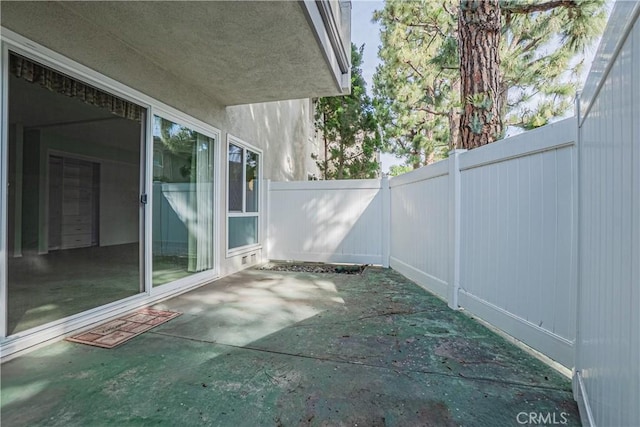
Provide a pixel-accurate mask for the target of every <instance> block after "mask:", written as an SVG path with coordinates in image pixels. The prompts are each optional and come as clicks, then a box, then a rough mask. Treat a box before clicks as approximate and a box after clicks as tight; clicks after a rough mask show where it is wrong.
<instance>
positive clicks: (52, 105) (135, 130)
mask: <svg viewBox="0 0 640 427" xmlns="http://www.w3.org/2000/svg"><path fill="white" fill-rule="evenodd" d="M9 65H10V66H9V77H8V78H9V85H8V89H9V90H8V98H9V102H8V107H9V108H8V124H9V138H8V157H9V161H8V165H9V168H8V184H9V191H8V201H7V202H8V203H7V205H8V230H7V240H8V255H7V256H8V260H7V266H8V271H7V273H8V282H7V283H8V293H7V294H8V307H7V309H8V328H7V334H8V335H12V334H15V333H17V332H20V331H24V330H27V329H30V328H33V327H36V326H39V325H43V324H45V323H48V322H51V321H54V320H57V319H61V318H64V317H67V316H70V315H73V314H76V313H80V312H83V311H86V310H89V309H91V308H95V307H98V306H101V305H104V304H107V303H110V302H113V301H117V300H120V299H123V298H126V297H129V296H132V295H135V294H137V293H140V292H141V291H142V290H143V289H144V288H143V286H142V280H141V271H142V268H141V266H142V261H141V260H142V259H143V258H142V256H141V245H140V242H141V238H140V236H141V213H142V207H141V206H142V205H141V203H140V194H141V176H143V175H142V173H141V152H142V151H141V147H142V146H143V142H144V127H145V126H144V123H145V115H146V114H147V112H146V110H145V109H144V108H143V107H140V106H138V105H135V104H133V103H131V102H129V101H126V100H123V99H120V98H118V97H116V96H113V95H111V94H109V93H107V92H105V91H102V90H99V89H96V88H94V87H91V86H90V85H87V84H85V83H83V82H80V81H78V80H76V79H74V78H71V77H69V76H66V75H64V74H62V73H60V72H57V71H54V70H53V69H51V68H49V67H46V66H43V65H42V64H38V63H36V62H34V61H31V60H28V59H26V58H23V57H22V56H20V55H17V54H14V53H11V54H10V64H9Z"/></svg>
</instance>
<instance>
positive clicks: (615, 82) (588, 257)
mask: <svg viewBox="0 0 640 427" xmlns="http://www.w3.org/2000/svg"><path fill="white" fill-rule="evenodd" d="M639 14H640V3H638V2H617V4H616V7H615V8H614V10H613V13H612V16H611V18H610V19H609V25H608V28H607V30H606V31H605V35H604V37H603V39H602V42H601V44H600V49H599V52H598V54H597V55H596V57H599V58H602V59H603V60H602V61H601V62H596V63H595V64H594V67H593V68H592V72H591V76H590V78H589V80H588V81H587V85H586V86H585V90H584V94H583V96H582V102H581V105H580V110H581V117H580V143H581V145H580V153H579V154H580V155H579V169H580V192H579V212H580V214H579V224H580V227H579V239H580V240H579V248H580V253H579V266H578V280H579V283H580V287H579V289H578V336H577V340H576V347H577V348H576V358H577V360H576V371H577V374H576V375H575V377H574V394H575V395H576V396H577V400H578V403H579V406H580V410H581V414H582V420H583V424H584V425H599V426H638V425H640V24H639V23H638V16H639Z"/></svg>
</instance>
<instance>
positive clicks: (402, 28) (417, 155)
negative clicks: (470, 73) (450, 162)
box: [374, 1, 459, 168]
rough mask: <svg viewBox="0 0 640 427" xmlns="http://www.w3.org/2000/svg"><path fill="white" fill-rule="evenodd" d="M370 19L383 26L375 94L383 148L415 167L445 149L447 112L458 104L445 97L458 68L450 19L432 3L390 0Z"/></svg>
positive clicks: (439, 156) (447, 128)
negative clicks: (383, 143)
mask: <svg viewBox="0 0 640 427" xmlns="http://www.w3.org/2000/svg"><path fill="white" fill-rule="evenodd" d="M427 17H428V19H422V18H427ZM374 19H375V20H377V21H378V22H380V25H381V28H382V32H381V41H382V45H381V47H380V49H379V51H378V56H379V57H380V58H381V59H382V64H381V65H380V66H378V69H377V70H376V74H375V76H374V96H375V106H376V114H377V117H378V121H379V123H380V125H381V128H382V131H383V134H384V140H385V146H384V149H385V150H386V151H387V152H390V153H393V154H395V155H396V157H398V158H402V159H405V161H406V162H407V163H408V164H410V165H412V166H413V167H414V168H417V167H420V166H421V165H423V164H427V163H429V162H430V161H432V160H437V159H438V158H441V157H442V156H443V154H444V153H446V152H447V151H448V145H449V144H448V140H449V118H448V114H449V110H451V109H452V108H456V107H457V106H458V104H459V102H458V100H457V99H455V98H453V97H451V96H449V93H451V91H452V90H454V84H455V81H456V79H457V74H456V73H457V71H456V70H457V67H458V64H457V53H456V52H457V47H456V41H455V39H452V38H451V37H450V36H449V33H450V31H451V30H452V29H453V27H452V26H451V24H452V23H453V22H454V19H453V17H452V16H451V14H450V13H449V12H448V11H447V10H445V9H444V8H443V7H441V5H440V4H439V3H436V2H432V1H411V2H403V1H388V2H387V3H386V4H385V9H384V10H382V11H378V12H376V13H375V15H374ZM417 52H419V54H416V53H417Z"/></svg>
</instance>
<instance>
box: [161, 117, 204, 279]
mask: <svg viewBox="0 0 640 427" xmlns="http://www.w3.org/2000/svg"><path fill="white" fill-rule="evenodd" d="M215 142H216V141H215V139H214V138H211V137H208V136H206V135H203V134H201V133H200V132H197V131H195V130H193V129H191V128H189V127H186V126H183V125H181V124H178V123H175V122H173V121H171V120H168V119H165V118H163V117H159V116H153V156H154V168H153V169H154V177H153V233H152V235H153V286H159V285H163V284H166V283H169V282H173V281H175V280H177V279H180V278H182V277H186V276H189V275H192V274H195V273H198V272H201V271H207V270H211V269H213V268H214V252H213V239H214V231H213V224H214V223H213V220H214V215H213V211H214V203H213V185H214V180H213V149H214V145H215Z"/></svg>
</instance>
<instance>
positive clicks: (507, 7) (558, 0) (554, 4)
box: [500, 0, 578, 13]
mask: <svg viewBox="0 0 640 427" xmlns="http://www.w3.org/2000/svg"><path fill="white" fill-rule="evenodd" d="M500 7H501V9H502V11H503V12H509V13H533V12H546V11H548V10H552V9H555V8H558V7H566V8H568V9H574V8H576V7H578V3H577V2H576V0H551V1H547V2H544V3H532V4H513V3H511V2H505V3H503V4H501V5H500Z"/></svg>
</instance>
